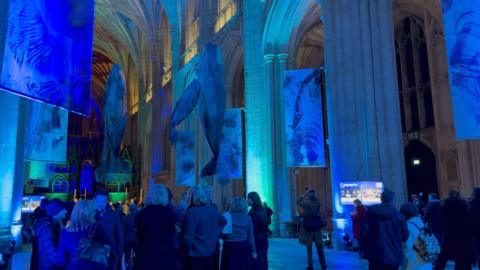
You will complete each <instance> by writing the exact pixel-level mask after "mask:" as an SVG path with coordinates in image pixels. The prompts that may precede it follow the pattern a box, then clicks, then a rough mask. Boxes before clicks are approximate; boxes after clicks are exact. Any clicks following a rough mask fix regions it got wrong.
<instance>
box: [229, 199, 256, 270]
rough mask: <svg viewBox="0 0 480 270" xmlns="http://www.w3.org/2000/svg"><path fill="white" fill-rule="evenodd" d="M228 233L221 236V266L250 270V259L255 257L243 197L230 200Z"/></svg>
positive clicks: (250, 222)
mask: <svg viewBox="0 0 480 270" xmlns="http://www.w3.org/2000/svg"><path fill="white" fill-rule="evenodd" d="M229 210H230V211H229V213H230V217H231V219H230V220H231V223H230V224H231V227H232V230H231V232H230V233H228V234H226V235H224V236H222V238H223V239H224V241H223V251H222V267H221V269H228V270H250V269H251V262H252V259H254V258H256V257H257V252H256V250H255V237H254V236H253V223H252V218H251V217H250V216H249V215H248V214H247V211H248V204H247V201H246V200H245V199H244V198H235V199H233V200H232V201H231V202H230V207H229Z"/></svg>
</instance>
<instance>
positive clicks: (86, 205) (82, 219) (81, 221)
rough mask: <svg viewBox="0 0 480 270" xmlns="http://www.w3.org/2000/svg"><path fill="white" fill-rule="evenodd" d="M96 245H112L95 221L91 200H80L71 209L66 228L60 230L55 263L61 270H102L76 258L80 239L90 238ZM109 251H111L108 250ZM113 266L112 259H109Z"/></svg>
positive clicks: (96, 265)
mask: <svg viewBox="0 0 480 270" xmlns="http://www.w3.org/2000/svg"><path fill="white" fill-rule="evenodd" d="M89 235H91V240H92V241H94V242H95V243H97V244H103V245H108V246H110V247H111V245H112V243H111V241H110V238H109V237H108V236H107V234H106V232H105V231H104V230H103V226H101V225H99V224H98V223H97V222H96V220H95V204H94V203H93V202H92V201H91V200H81V201H79V202H78V203H77V204H76V205H75V207H74V208H73V211H72V214H71V216H70V220H69V222H68V225H67V227H65V228H64V229H63V230H62V233H61V235H60V243H59V245H58V250H57V253H56V257H57V262H58V264H59V265H60V266H61V267H62V269H67V270H86V269H88V270H104V269H105V267H104V266H103V265H99V264H97V263H94V262H92V261H88V260H85V259H80V258H77V257H76V256H77V248H78V244H79V242H80V240H81V239H85V238H88V237H90V236H89ZM110 250H111V249H110ZM109 259H110V262H109V264H110V265H113V263H114V260H113V258H109Z"/></svg>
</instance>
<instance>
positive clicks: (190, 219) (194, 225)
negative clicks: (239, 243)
mask: <svg viewBox="0 0 480 270" xmlns="http://www.w3.org/2000/svg"><path fill="white" fill-rule="evenodd" d="M190 197H191V198H190V206H189V208H188V210H187V212H186V213H185V219H184V221H183V225H182V232H183V235H182V240H183V241H182V244H183V248H184V250H185V252H184V254H185V255H186V265H185V268H186V269H188V270H211V269H214V260H215V258H214V256H215V250H216V248H217V243H218V239H219V236H220V232H221V231H222V228H223V227H222V225H221V224H223V225H224V224H225V218H224V217H223V216H222V215H221V214H220V213H219V212H218V210H217V208H216V207H214V206H213V205H212V204H210V203H209V200H208V197H207V195H206V194H205V192H204V189H203V188H202V187H196V188H192V190H191V196H190Z"/></svg>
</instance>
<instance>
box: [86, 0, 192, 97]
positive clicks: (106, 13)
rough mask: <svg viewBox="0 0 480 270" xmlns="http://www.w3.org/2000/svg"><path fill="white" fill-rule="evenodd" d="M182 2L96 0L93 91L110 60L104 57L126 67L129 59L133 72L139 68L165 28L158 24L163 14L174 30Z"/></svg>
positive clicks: (176, 26) (101, 79)
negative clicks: (133, 66) (132, 65)
mask: <svg viewBox="0 0 480 270" xmlns="http://www.w3.org/2000/svg"><path fill="white" fill-rule="evenodd" d="M182 5H183V0H180V1H179V0H96V1H95V29H94V32H95V35H94V51H95V53H94V59H93V61H94V62H93V77H94V78H93V89H94V91H98V90H99V88H100V86H101V85H102V82H103V83H104V81H105V79H106V78H104V77H102V76H104V75H105V74H104V73H105V72H107V74H108V72H109V69H108V68H109V67H111V63H110V64H109V65H107V64H105V63H106V62H108V61H105V60H106V59H109V60H110V62H113V63H119V64H121V65H122V66H124V67H126V66H127V65H128V59H129V58H130V59H132V61H133V63H134V65H135V68H136V69H137V72H138V71H139V70H141V65H142V62H141V61H142V59H143V58H144V57H145V54H146V53H147V51H148V50H150V49H151V48H153V47H154V46H153V45H154V43H155V42H159V40H160V37H161V33H162V32H163V31H167V32H168V31H169V29H163V28H166V26H165V24H162V23H161V22H162V19H163V17H165V16H166V17H167V18H166V19H167V21H168V23H169V24H168V25H169V27H174V28H177V29H178V27H179V25H178V24H179V20H178V19H177V17H178V16H177V14H178V10H181V7H182ZM162 25H163V26H162ZM156 53H158V52H156ZM97 76H98V77H97ZM93 94H94V95H95V93H93ZM96 94H97V95H98V94H100V93H96Z"/></svg>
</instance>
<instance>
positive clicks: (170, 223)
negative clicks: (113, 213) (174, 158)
mask: <svg viewBox="0 0 480 270" xmlns="http://www.w3.org/2000/svg"><path fill="white" fill-rule="evenodd" d="M145 203H146V206H145V208H143V209H142V210H140V212H138V213H137V214H136V216H135V225H136V228H137V239H138V243H137V249H136V255H137V256H136V258H135V269H137V270H149V269H164V270H174V269H176V267H177V250H176V242H175V241H176V240H175V237H176V231H175V209H174V208H173V207H171V206H170V205H169V201H168V195H167V189H166V188H165V186H164V185H161V184H156V185H154V186H153V187H151V188H150V191H149V192H148V195H147V198H146V200H145Z"/></svg>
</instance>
